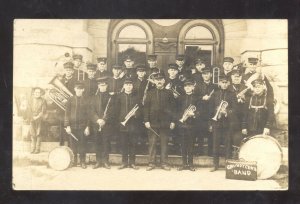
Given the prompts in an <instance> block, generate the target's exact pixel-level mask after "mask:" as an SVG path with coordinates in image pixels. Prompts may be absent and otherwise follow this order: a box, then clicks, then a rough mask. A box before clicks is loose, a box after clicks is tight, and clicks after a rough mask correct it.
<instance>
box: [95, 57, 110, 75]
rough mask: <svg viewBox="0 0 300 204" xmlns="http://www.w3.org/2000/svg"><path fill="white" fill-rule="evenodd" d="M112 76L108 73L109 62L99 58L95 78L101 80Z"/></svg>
mask: <svg viewBox="0 0 300 204" xmlns="http://www.w3.org/2000/svg"><path fill="white" fill-rule="evenodd" d="M110 75H111V74H110V73H109V71H107V60H106V57H98V58H97V71H96V76H95V78H96V79H98V78H101V77H104V76H110Z"/></svg>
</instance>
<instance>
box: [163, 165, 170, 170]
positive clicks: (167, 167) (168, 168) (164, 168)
mask: <svg viewBox="0 0 300 204" xmlns="http://www.w3.org/2000/svg"><path fill="white" fill-rule="evenodd" d="M161 168H162V169H163V170H166V171H170V170H171V168H170V167H169V166H167V165H162V166H161Z"/></svg>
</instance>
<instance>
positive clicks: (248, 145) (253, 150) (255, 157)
mask: <svg viewBox="0 0 300 204" xmlns="http://www.w3.org/2000/svg"><path fill="white" fill-rule="evenodd" d="M282 157H283V154H282V149H281V146H280V144H279V143H278V141H277V140H276V139H274V138H273V137H270V136H266V135H255V136H253V137H250V138H249V139H248V140H247V141H246V142H245V143H243V144H242V145H241V147H240V150H239V159H244V160H245V161H256V162H257V178H258V179H267V178H270V177H272V176H273V175H275V174H276V173H277V171H278V170H279V168H280V165H281V162H282Z"/></svg>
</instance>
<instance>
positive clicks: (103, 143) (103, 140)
mask: <svg viewBox="0 0 300 204" xmlns="http://www.w3.org/2000/svg"><path fill="white" fill-rule="evenodd" d="M96 134H97V135H96V160H97V162H100V163H101V162H103V163H108V157H109V149H110V141H109V134H108V131H107V129H105V128H102V130H101V131H100V132H99V131H98V130H97V133H96Z"/></svg>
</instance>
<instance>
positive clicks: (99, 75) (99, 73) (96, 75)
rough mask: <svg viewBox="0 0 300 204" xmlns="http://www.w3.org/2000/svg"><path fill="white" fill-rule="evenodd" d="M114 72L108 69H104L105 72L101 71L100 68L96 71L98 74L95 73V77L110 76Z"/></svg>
mask: <svg viewBox="0 0 300 204" xmlns="http://www.w3.org/2000/svg"><path fill="white" fill-rule="evenodd" d="M111 75H112V74H111V72H109V71H107V70H104V71H103V72H100V71H99V70H97V71H96V74H95V78H96V79H97V78H100V77H105V76H106V77H110V76H111Z"/></svg>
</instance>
